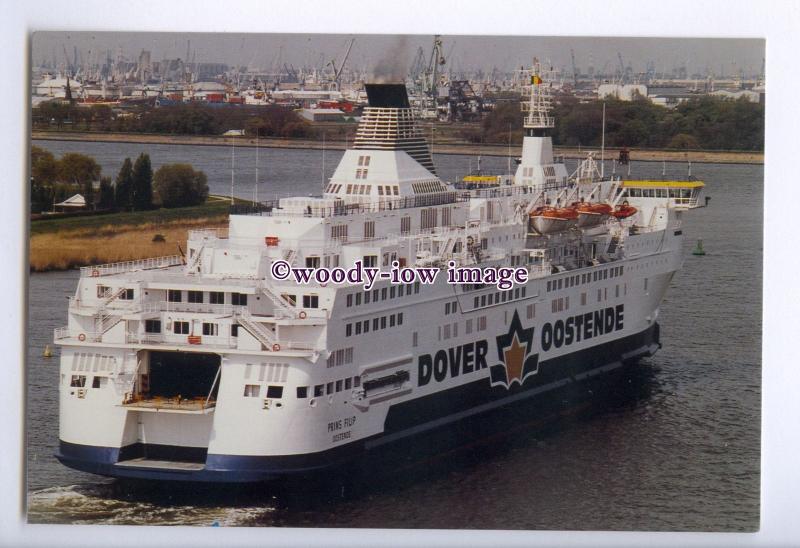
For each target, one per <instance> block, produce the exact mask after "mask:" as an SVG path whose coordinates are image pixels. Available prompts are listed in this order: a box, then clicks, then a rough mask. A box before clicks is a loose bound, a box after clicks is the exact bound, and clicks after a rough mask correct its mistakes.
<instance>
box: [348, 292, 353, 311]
mask: <svg viewBox="0 0 800 548" xmlns="http://www.w3.org/2000/svg"><path fill="white" fill-rule="evenodd" d="M351 306H353V294H352V293H348V294H347V308H350V307H351Z"/></svg>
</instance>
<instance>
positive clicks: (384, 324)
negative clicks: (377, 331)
mask: <svg viewBox="0 0 800 548" xmlns="http://www.w3.org/2000/svg"><path fill="white" fill-rule="evenodd" d="M381 329H386V316H381Z"/></svg>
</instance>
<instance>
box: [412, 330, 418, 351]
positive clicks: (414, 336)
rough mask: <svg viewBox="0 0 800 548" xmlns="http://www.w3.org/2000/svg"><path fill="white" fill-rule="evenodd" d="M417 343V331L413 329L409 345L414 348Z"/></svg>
mask: <svg viewBox="0 0 800 548" xmlns="http://www.w3.org/2000/svg"><path fill="white" fill-rule="evenodd" d="M418 344H419V335H418V334H417V332H416V331H414V332H413V333H412V334H411V346H413V347H414V348H416V347H417V345H418Z"/></svg>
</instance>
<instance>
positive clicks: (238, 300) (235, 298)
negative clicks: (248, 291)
mask: <svg viewBox="0 0 800 548" xmlns="http://www.w3.org/2000/svg"><path fill="white" fill-rule="evenodd" d="M231 304H232V305H233V306H247V295H245V294H244V293H231Z"/></svg>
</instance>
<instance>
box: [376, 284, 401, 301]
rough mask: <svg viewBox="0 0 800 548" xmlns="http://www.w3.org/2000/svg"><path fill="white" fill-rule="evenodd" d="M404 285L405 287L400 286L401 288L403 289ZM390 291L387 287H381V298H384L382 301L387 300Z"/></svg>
mask: <svg viewBox="0 0 800 548" xmlns="http://www.w3.org/2000/svg"><path fill="white" fill-rule="evenodd" d="M402 287H403V286H400V288H401V289H402ZM388 293H389V290H388V289H387V288H385V287H384V288H383V289H381V300H382V301H385V300H386V295H387V294H388Z"/></svg>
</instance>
